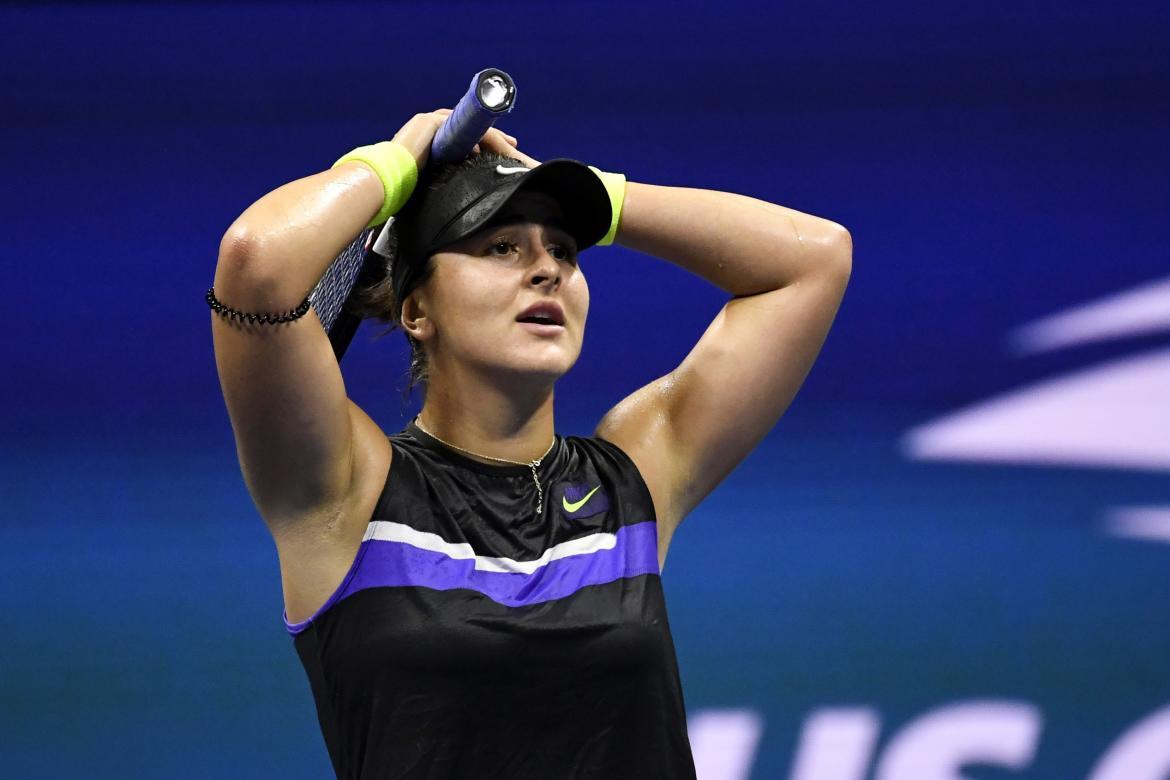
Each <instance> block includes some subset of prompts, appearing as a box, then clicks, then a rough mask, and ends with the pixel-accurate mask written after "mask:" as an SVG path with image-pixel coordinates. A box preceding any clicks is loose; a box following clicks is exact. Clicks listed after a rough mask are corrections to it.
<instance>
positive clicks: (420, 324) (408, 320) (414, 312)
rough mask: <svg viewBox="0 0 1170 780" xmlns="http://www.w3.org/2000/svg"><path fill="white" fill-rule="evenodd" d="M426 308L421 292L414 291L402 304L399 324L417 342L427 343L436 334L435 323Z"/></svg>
mask: <svg viewBox="0 0 1170 780" xmlns="http://www.w3.org/2000/svg"><path fill="white" fill-rule="evenodd" d="M426 306H427V303H426V301H424V300H423V299H422V296H421V295H419V290H412V291H411V293H410V295H407V296H406V300H405V301H403V302H402V319H401V320H400V321H399V324H400V325H401V326H402V329H403V330H404V331H406V332H407V333H408V334H410V336H411V338H413V339H414V340H415V341H419V342H422V341H426V340H427V339H429V338H430V337H431V334H432V333H433V332H434V323H433V322H432V321H431V319H430V318H429V317H428V316H427V313H426Z"/></svg>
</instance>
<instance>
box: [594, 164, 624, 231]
mask: <svg viewBox="0 0 1170 780" xmlns="http://www.w3.org/2000/svg"><path fill="white" fill-rule="evenodd" d="M589 170H591V171H593V172H594V173H596V174H597V176H598V177H599V178H600V179H601V183H602V184H604V185H605V191H606V192H608V193H609V205H610V207H611V209H612V211H613V219H612V220H611V221H610V223H609V232H608V233H606V234H605V238H603V239H601V240H600V241H598V242H597V246H608V245H610V244H612V243H613V240H614V238H615V237H616V236H617V231H618V223H619V222H620V221H621V218H622V204H623V203H625V202H626V177H625V176H623V175H622V174H620V173H606V172H605V171H600V170H598V169H597V168H595V167H593V166H592V165H590V166H589Z"/></svg>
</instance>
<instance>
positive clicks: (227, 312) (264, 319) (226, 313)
mask: <svg viewBox="0 0 1170 780" xmlns="http://www.w3.org/2000/svg"><path fill="white" fill-rule="evenodd" d="M204 299H205V300H206V301H207V305H208V306H210V307H211V308H212V309H213V310H214V311H215V313H216V314H219V315H221V316H223V317H224V318H226V319H229V320H233V319H238V320H246V321H248V322H259V323H261V324H262V325H268V324H271V323H278V322H292V321H293V320H299V319H300V318H301V317H304V316H305V314H307V313H308V311H309V298H308V296H305V300H303V301H301V305H300V306H298V307H296V308H295V309H293V310H292V311H290V312H288V313H287V314H250V313H248V312H246V311H237V310H236V309H233V308H232V307H231V306H227V305H225V304H224V302H223V301H221V300H220V299H219V298H216V297H215V287H214V286H213V287H210V288H208V290H207V295H205V296H204Z"/></svg>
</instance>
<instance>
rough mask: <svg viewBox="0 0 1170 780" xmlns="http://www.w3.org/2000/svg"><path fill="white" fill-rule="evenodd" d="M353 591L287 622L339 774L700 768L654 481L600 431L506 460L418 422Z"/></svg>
mask: <svg viewBox="0 0 1170 780" xmlns="http://www.w3.org/2000/svg"><path fill="white" fill-rule="evenodd" d="M388 438H389V440H390V444H391V447H392V448H393V450H394V453H393V461H392V464H391V468H390V472H389V475H388V477H387V480H386V485H385V487H384V488H383V490H382V495H381V496H380V498H379V499H378V504H377V508H376V509H375V510H374V514H373V517H372V519H371V520H370V523H369V525H368V526H367V529H366V533H365V536H364V539H363V541H362V543H361V546H360V548H359V549H358V552H357V555H356V556H355V558H354V561H353V564H352V566H351V567H350V570H349V572H348V573H347V574H346V576H345V578H344V580H342V583H341V585H340V586H339V587H338V589H337V591H336V592H335V593H334V594H333V595H332V596H331V597H330V598H329V600H328V601H327V602H326V603H325V604H324V605H323V606H322V607H321V609H319V610H318V611H317V612H316V614H314V615H313V616H312V617H311V618H309V619H308V620H306V621H304V622H302V623H296V624H290V623H289V622H288V619H287V614H286V615H285V626H286V628H287V629H288V631H289V633H290V634H291V635H292V637H293V643H294V645H295V647H296V651H297V655H298V656H299V657H300V660H301V663H302V664H303V665H304V667H305V671H306V672H307V674H308V678H309V684H310V687H311V688H312V692H313V697H314V700H315V701H316V705H317V718H318V721H319V723H320V725H321V732H322V735H323V736H324V739H325V745H326V747H327V748H328V750H329V756H330V759H331V760H332V762H333V767H334V770H335V771H336V773H337V776H338V777H339V778H378V780H390V778H395V779H397V778H403V779H405V778H412V779H413V778H419V779H420V780H421V779H422V778H427V780H431V779H436V780H437V779H438V778H541V779H542V780H548V779H555V780H560V778H581V779H582V780H584V779H585V778H590V779H592V778H596V779H597V780H602V779H603V778H604V780H614V778H639V779H640V780H641V779H642V778H651V777H652V778H694V777H695V765H694V760H693V758H692V755H691V749H690V743H689V742H688V740H687V730H686V712H685V708H684V704H683V695H682V686H681V683H680V680H679V675H678V665H677V660H676V657H675V651H674V642H673V639H672V637H671V634H670V626H669V624H668V622H667V616H666V604H665V601H664V598H663V592H662V581H661V579H660V577H659V575H660V572H659V568H658V552H657V550H658V534H657V526H656V519H655V515H654V506H653V503H652V501H651V498H650V493H649V490H648V489H647V488H646V484H645V482H644V481H643V480H642V477H641V475H640V474H639V473H638V470H637V468H636V467H635V465H634V463H633V461H631V460H630V458H629V457H628V456H627V455H626V454H625V453H624V452H623V451H622V450H620V449H619V448H618V447H617V446H616V445H614V444H612V443H610V442H607V441H605V440H603V439H598V438H593V437H590V438H583V437H577V436H567V437H562V436H559V435H558V436H556V437H555V442H554V444H553V448H552V450H551V451H550V452H549V454H548V455H547V456H545V458H544V459H543V461H542V463H541V465H540V466H539V467H537V475H538V477H539V479H540V483H541V488H542V490H543V495H544V500H543V503H544V506H543V508H542V512H541V514H540V515H539V516H537V515H536V505H537V491H536V485H535V483H534V482H533V477H532V470H531V468H529V467H528V466H519V465H517V466H511V465H505V464H500V465H489V464H485V463H481V462H479V461H476V460H473V459H471V458H468V457H466V456H464V455H461V454H459V453H458V452H456V451H454V450H452V449H450V448H448V447H446V446H445V445H443V444H442V443H440V442H439V441H437V440H436V439H434V438H433V437H431V436H429V435H428V434H426V433H424V432H423V431H422V430H420V429H419V428H418V426H417V425H416V424H415V423H414V422H413V421H412V422H411V423H410V424H409V425H407V427H406V429H405V430H404V431H403V432H402V433H399V434H396V435H393V436H390V437H388Z"/></svg>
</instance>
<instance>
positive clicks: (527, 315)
mask: <svg viewBox="0 0 1170 780" xmlns="http://www.w3.org/2000/svg"><path fill="white" fill-rule="evenodd" d="M516 321H517V322H531V323H536V324H540V325H560V326H561V327H564V324H565V312H564V310H563V309H561V307H560V304H558V303H556V302H555V301H540V302H538V303H534V304H533V305H531V306H529V307H528V308H527V309H525V310H524V311H522V312H520V314H519V315H517V317H516Z"/></svg>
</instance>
